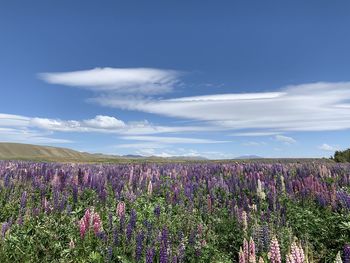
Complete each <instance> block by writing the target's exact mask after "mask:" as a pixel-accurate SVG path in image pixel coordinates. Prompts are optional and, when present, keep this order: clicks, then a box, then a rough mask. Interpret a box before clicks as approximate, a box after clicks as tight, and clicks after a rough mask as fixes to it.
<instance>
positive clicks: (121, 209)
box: [117, 201, 125, 218]
mask: <svg viewBox="0 0 350 263" xmlns="http://www.w3.org/2000/svg"><path fill="white" fill-rule="evenodd" d="M117 215H118V216H119V217H120V218H122V217H123V216H124V215H125V203H124V202H123V201H122V202H119V203H118V205H117Z"/></svg>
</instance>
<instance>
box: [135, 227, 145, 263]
mask: <svg viewBox="0 0 350 263" xmlns="http://www.w3.org/2000/svg"><path fill="white" fill-rule="evenodd" d="M144 237H145V235H144V233H143V232H142V231H141V232H140V233H138V234H137V236H136V261H140V259H141V256H142V252H143V240H144Z"/></svg>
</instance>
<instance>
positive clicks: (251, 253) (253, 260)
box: [249, 238, 256, 263]
mask: <svg viewBox="0 0 350 263" xmlns="http://www.w3.org/2000/svg"><path fill="white" fill-rule="evenodd" d="M249 263H256V255H255V243H254V240H253V239H252V238H250V240H249Z"/></svg>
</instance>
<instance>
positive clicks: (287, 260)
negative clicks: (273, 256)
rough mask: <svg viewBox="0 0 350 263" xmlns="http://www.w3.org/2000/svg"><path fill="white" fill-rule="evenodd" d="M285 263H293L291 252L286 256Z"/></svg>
mask: <svg viewBox="0 0 350 263" xmlns="http://www.w3.org/2000/svg"><path fill="white" fill-rule="evenodd" d="M286 263H295V261H294V258H293V256H292V255H291V254H288V255H287V256H286Z"/></svg>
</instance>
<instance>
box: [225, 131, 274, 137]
mask: <svg viewBox="0 0 350 263" xmlns="http://www.w3.org/2000/svg"><path fill="white" fill-rule="evenodd" d="M277 134H280V132H269V131H267V132H262V131H257V132H237V133H233V134H231V135H232V136H240V137H257V136H271V135H277Z"/></svg>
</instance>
